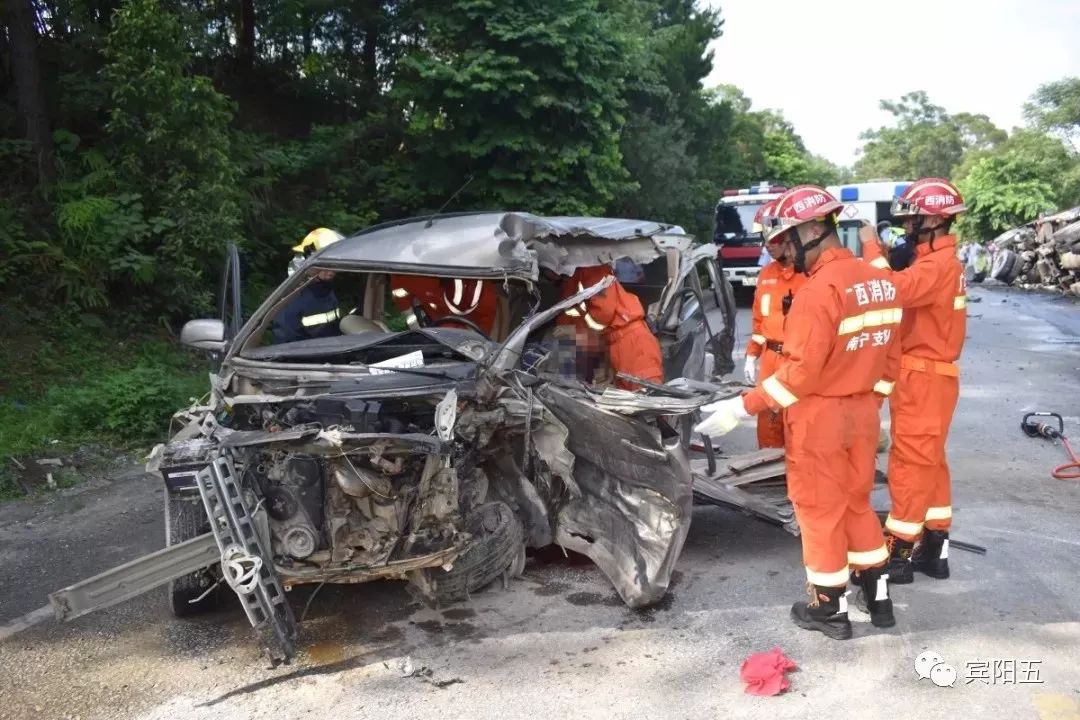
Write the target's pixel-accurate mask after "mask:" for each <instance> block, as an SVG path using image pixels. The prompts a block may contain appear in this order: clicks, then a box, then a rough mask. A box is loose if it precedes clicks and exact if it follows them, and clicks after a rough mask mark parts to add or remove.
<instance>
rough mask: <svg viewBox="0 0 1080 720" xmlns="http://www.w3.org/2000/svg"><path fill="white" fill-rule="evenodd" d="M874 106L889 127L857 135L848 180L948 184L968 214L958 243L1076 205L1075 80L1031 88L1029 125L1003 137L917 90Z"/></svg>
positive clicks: (1078, 85)
mask: <svg viewBox="0 0 1080 720" xmlns="http://www.w3.org/2000/svg"><path fill="white" fill-rule="evenodd" d="M881 107H882V109H884V110H886V111H888V112H890V113H891V114H892V115H893V123H892V124H891V125H890V126H887V127H882V128H878V129H876V130H868V131H866V132H865V133H863V135H862V139H863V141H864V143H865V144H864V145H863V148H862V152H861V155H860V157H859V159H858V161H857V162H856V163H855V175H856V177H857V178H858V179H861V180H868V179H870V178H889V179H894V180H899V179H915V178H919V177H926V176H938V177H946V178H951V179H952V180H954V181H955V182H956V183H957V184H958V186H959V188H960V190H961V192H962V193H963V195H964V198H965V200H966V201H967V205H968V208H969V212H968V213H967V214H965V215H964V216H963V218H962V219H961V222H960V224H959V226H958V228H959V231H960V233H961V234H962V235H963V236H964V238H965V239H969V240H974V241H986V240H989V239H991V238H992V237H994V236H995V235H997V234H998V233H1000V232H1002V231H1003V230H1006V229H1008V228H1011V227H1014V226H1016V225H1019V224H1021V223H1025V222H1028V221H1030V220H1033V219H1035V217H1036V216H1037V215H1038V214H1039V213H1040V212H1044V211H1050V210H1054V209H1063V208H1067V207H1071V206H1074V205H1076V204H1080V156H1078V155H1077V147H1076V146H1075V144H1074V143H1075V140H1076V139H1077V138H1078V137H1080V78H1067V79H1065V80H1061V81H1058V82H1054V83H1049V84H1047V85H1044V86H1042V87H1040V88H1039V89H1038V90H1036V92H1035V94H1034V95H1033V96H1032V99H1031V101H1030V102H1029V103H1028V104H1027V105H1026V106H1025V115H1026V116H1027V119H1028V121H1029V122H1030V124H1031V127H1030V128H1017V129H1014V130H1013V131H1012V133H1011V134H1010V133H1008V132H1006V131H1004V130H1002V129H1000V128H998V127H996V126H995V125H994V124H993V123H992V122H991V121H990V119H989V118H987V117H986V116H985V115H972V114H970V113H957V114H949V113H948V112H946V110H945V108H943V107H940V106H938V105H934V104H933V103H931V102H930V99H929V98H928V97H927V95H926V93H923V92H913V93H909V94H907V95H905V96H904V97H902V98H901V99H900V100H899V101H896V102H890V101H883V102H882V103H881Z"/></svg>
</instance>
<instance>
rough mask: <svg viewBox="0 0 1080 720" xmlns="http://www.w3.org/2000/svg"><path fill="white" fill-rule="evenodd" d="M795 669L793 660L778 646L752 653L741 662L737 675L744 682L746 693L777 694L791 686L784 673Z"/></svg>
mask: <svg viewBox="0 0 1080 720" xmlns="http://www.w3.org/2000/svg"><path fill="white" fill-rule="evenodd" d="M794 669H795V661H794V660H792V659H791V658H789V657H787V656H786V655H784V653H783V651H782V650H781V649H780V648H773V649H772V650H770V651H769V652H759V653H754V654H753V655H751V656H750V657H748V658H746V660H745V661H744V662H743V664H742V668H740V669H739V677H741V678H742V681H743V682H744V683H746V694H747V695H762V696H769V695H779V694H780V693H782V692H783V691H785V690H787V689H788V688H789V687H791V683H790V682H789V681H788V679H787V677H786V676H785V675H784V673H786V672H788V671H789V670H794Z"/></svg>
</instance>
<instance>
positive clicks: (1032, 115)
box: [1024, 77, 1080, 152]
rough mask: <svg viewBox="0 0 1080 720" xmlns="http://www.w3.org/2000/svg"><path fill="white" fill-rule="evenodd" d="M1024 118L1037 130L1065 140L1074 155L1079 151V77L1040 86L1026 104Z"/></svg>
mask: <svg viewBox="0 0 1080 720" xmlns="http://www.w3.org/2000/svg"><path fill="white" fill-rule="evenodd" d="M1024 116H1025V117H1026V118H1027V119H1028V121H1029V122H1030V123H1031V124H1032V125H1034V126H1035V127H1037V128H1039V129H1041V130H1044V131H1047V132H1050V133H1053V134H1055V135H1057V136H1058V137H1060V138H1061V139H1062V140H1064V141H1066V142H1067V143H1068V144H1069V147H1070V148H1072V150H1073V152H1077V151H1080V146H1078V141H1080V78H1077V77H1069V78H1064V79H1062V80H1058V81H1056V82H1052V83H1047V84H1045V85H1041V86H1039V89H1038V90H1036V91H1035V94H1034V95H1032V97H1031V100H1029V101H1028V103H1027V104H1026V105H1024Z"/></svg>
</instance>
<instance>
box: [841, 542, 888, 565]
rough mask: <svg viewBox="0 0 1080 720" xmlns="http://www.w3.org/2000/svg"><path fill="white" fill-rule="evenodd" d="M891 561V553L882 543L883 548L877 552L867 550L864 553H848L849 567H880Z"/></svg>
mask: <svg viewBox="0 0 1080 720" xmlns="http://www.w3.org/2000/svg"><path fill="white" fill-rule="evenodd" d="M888 559H889V551H888V549H887V548H886V547H885V544H884V543H882V545H881V547H879V548H878V549H876V550H865V551H863V552H850V551H849V552H848V554H847V561H848V564H849V565H870V566H873V565H880V564H881V563H883V562H885V561H886V560H888Z"/></svg>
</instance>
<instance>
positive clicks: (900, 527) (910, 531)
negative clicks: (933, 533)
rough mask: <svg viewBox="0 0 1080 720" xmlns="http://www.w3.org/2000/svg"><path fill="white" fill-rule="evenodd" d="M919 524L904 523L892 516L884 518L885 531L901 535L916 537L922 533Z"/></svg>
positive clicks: (920, 524)
mask: <svg viewBox="0 0 1080 720" xmlns="http://www.w3.org/2000/svg"><path fill="white" fill-rule="evenodd" d="M922 527H923V524H922V523H921V522H905V521H903V520H897V519H896V518H894V517H893V516H892V515H889V516H888V517H887V518H885V529H886V530H891V531H892V532H894V533H899V534H901V535H918V534H919V533H921V532H922Z"/></svg>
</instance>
